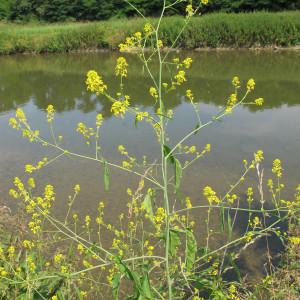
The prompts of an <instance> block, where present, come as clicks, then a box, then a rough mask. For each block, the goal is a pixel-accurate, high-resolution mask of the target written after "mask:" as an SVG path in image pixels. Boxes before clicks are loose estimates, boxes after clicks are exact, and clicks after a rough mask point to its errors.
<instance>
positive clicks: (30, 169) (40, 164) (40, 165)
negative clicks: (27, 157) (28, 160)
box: [25, 157, 48, 174]
mask: <svg viewBox="0 0 300 300" xmlns="http://www.w3.org/2000/svg"><path fill="white" fill-rule="evenodd" d="M47 162H48V158H47V157H44V158H43V159H42V160H41V161H39V162H38V163H37V164H36V165H35V166H34V165H31V164H26V165H25V172H26V173H29V174H31V173H33V172H34V171H37V170H40V169H41V168H43V167H44V165H45V164H46V163H47Z"/></svg>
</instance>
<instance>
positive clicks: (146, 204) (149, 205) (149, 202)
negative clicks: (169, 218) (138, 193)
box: [143, 190, 153, 220]
mask: <svg viewBox="0 0 300 300" xmlns="http://www.w3.org/2000/svg"><path fill="white" fill-rule="evenodd" d="M151 193H152V191H151V190H150V191H148V192H147V194H146V196H145V198H144V202H143V206H144V208H145V210H146V212H147V214H148V215H149V216H150V219H151V220H152V219H153V208H152V196H151Z"/></svg>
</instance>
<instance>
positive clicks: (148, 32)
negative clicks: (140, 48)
mask: <svg viewBox="0 0 300 300" xmlns="http://www.w3.org/2000/svg"><path fill="white" fill-rule="evenodd" d="M144 31H145V33H146V34H147V35H148V34H150V33H151V32H152V31H153V27H152V25H151V24H150V23H146V24H145V26H144Z"/></svg>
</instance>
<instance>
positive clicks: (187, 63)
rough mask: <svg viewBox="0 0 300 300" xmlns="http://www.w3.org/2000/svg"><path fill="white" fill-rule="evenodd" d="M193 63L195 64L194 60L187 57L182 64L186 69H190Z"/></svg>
mask: <svg viewBox="0 0 300 300" xmlns="http://www.w3.org/2000/svg"><path fill="white" fill-rule="evenodd" d="M192 62H193V60H192V58H191V57H187V58H186V59H185V60H184V61H183V62H182V63H183V65H184V67H185V68H186V69H189V68H190V67H191V65H192Z"/></svg>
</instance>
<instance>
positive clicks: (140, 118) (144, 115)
mask: <svg viewBox="0 0 300 300" xmlns="http://www.w3.org/2000/svg"><path fill="white" fill-rule="evenodd" d="M148 117H149V113H148V112H142V111H141V112H138V113H137V115H136V120H137V121H143V119H144V118H148Z"/></svg>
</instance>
